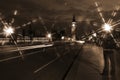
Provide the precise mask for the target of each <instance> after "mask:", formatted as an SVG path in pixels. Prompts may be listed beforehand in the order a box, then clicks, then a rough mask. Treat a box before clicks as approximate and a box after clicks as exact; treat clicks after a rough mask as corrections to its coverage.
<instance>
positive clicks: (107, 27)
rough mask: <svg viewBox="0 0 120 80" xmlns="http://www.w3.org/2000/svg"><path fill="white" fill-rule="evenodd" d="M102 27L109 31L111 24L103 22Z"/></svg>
mask: <svg viewBox="0 0 120 80" xmlns="http://www.w3.org/2000/svg"><path fill="white" fill-rule="evenodd" d="M103 29H104V31H106V32H110V31H111V30H112V26H111V25H110V24H107V23H105V24H104V25H103Z"/></svg>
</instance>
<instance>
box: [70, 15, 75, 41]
mask: <svg viewBox="0 0 120 80" xmlns="http://www.w3.org/2000/svg"><path fill="white" fill-rule="evenodd" d="M71 34H72V41H75V40H76V19H75V15H73V19H72V27H71Z"/></svg>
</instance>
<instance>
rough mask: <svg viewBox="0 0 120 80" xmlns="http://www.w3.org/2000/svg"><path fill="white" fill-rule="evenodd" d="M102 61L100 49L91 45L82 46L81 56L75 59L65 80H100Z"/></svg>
mask: <svg viewBox="0 0 120 80" xmlns="http://www.w3.org/2000/svg"><path fill="white" fill-rule="evenodd" d="M103 60H104V59H103V51H102V48H101V47H98V46H96V45H92V44H86V45H84V46H83V49H82V51H81V55H79V56H78V58H77V59H76V61H75V63H74V65H73V68H72V69H71V70H70V72H69V73H68V75H67V76H66V78H65V80H102V75H101V72H102V71H103V68H104V62H103Z"/></svg>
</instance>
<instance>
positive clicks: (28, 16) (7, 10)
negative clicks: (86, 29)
mask: <svg viewBox="0 0 120 80" xmlns="http://www.w3.org/2000/svg"><path fill="white" fill-rule="evenodd" d="M95 1H97V2H98V3H99V4H100V7H101V8H102V10H104V11H109V10H114V8H115V6H116V5H119V4H120V2H119V0H0V15H1V16H2V17H4V18H10V17H12V14H13V12H14V10H18V15H17V16H16V25H22V24H24V23H26V22H28V21H30V20H32V19H34V18H38V17H39V18H40V22H41V23H43V24H46V26H52V25H54V23H59V24H60V23H63V22H66V23H70V22H71V21H72V15H73V14H75V15H76V16H77V17H76V18H77V21H80V20H82V19H86V20H87V19H90V18H91V15H92V14H91V12H92V13H94V12H95V11H96V7H95V4H94V2H95ZM94 14H96V13H94ZM96 15H98V14H96ZM49 22H50V24H49ZM70 24H71V23H70ZM63 25H64V24H63Z"/></svg>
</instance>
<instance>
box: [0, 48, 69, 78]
mask: <svg viewBox="0 0 120 80" xmlns="http://www.w3.org/2000/svg"><path fill="white" fill-rule="evenodd" d="M62 47H63V50H65V49H66V48H64V46H62ZM65 47H67V46H65ZM55 48H56V47H55ZM67 48H68V50H71V49H69V48H70V46H69V47H67ZM58 49H59V48H58ZM58 49H57V50H55V49H54V48H48V49H46V50H45V52H43V53H38V54H34V55H29V56H26V57H25V59H24V61H21V59H20V58H17V59H12V60H9V61H5V62H0V75H1V76H0V79H2V80H9V79H10V80H12V79H13V80H33V79H34V78H35V77H34V71H35V70H36V69H37V68H39V67H42V66H44V65H45V64H47V63H49V62H50V61H51V60H53V59H55V58H56V53H60V52H61V51H62V50H58ZM56 51H57V52H56ZM63 52H64V51H63ZM62 54H65V53H60V55H62ZM51 57H52V58H51Z"/></svg>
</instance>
